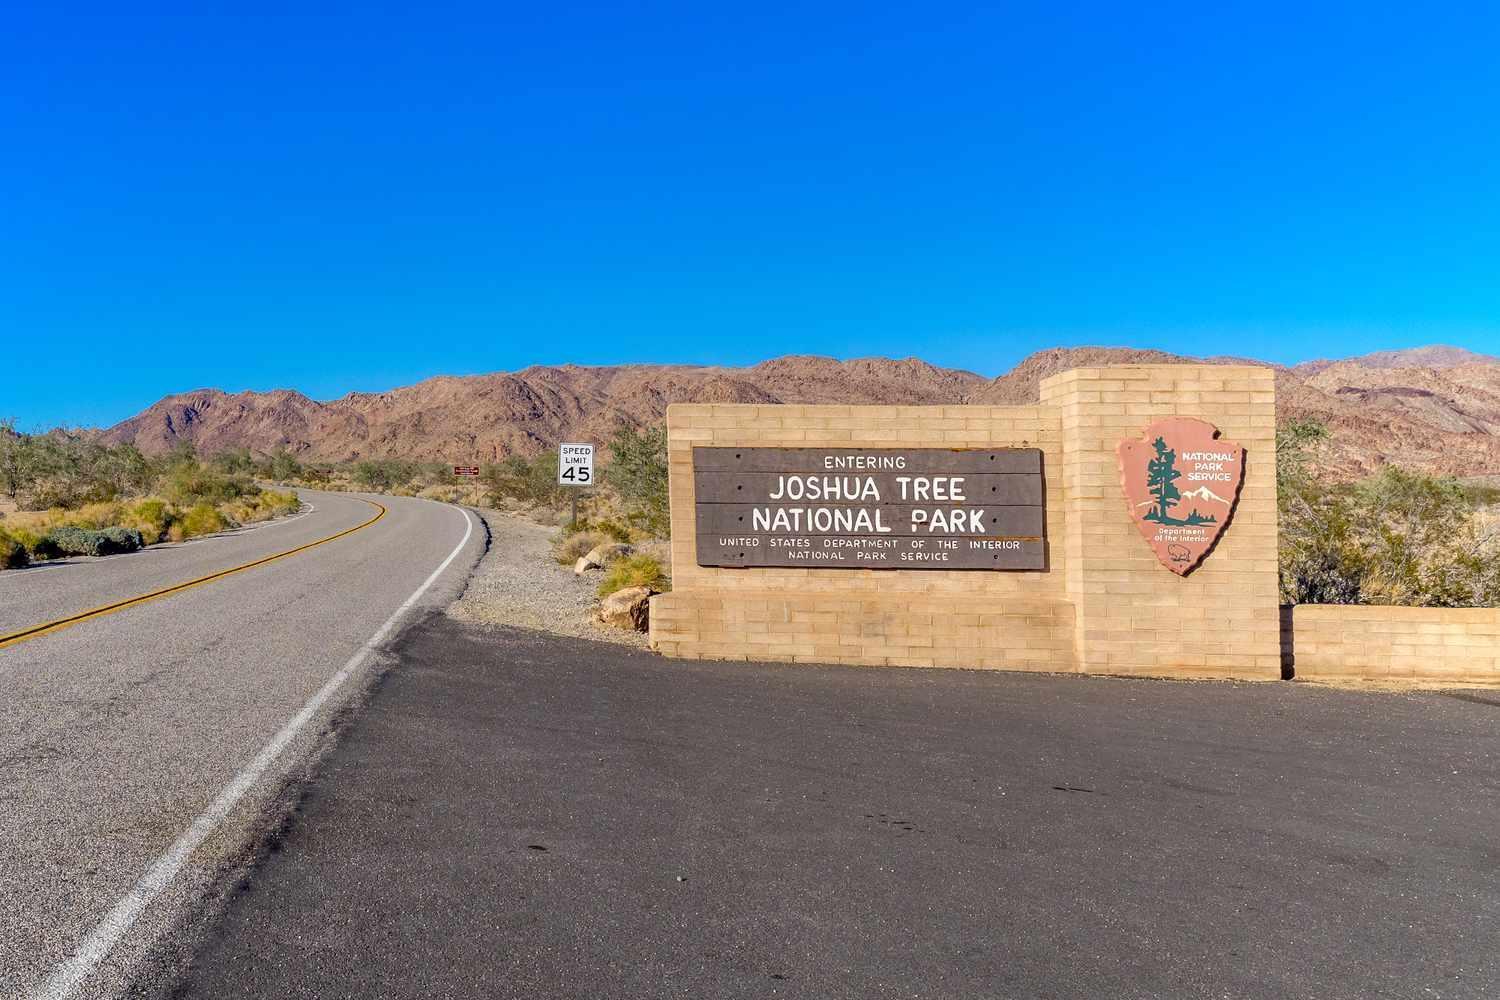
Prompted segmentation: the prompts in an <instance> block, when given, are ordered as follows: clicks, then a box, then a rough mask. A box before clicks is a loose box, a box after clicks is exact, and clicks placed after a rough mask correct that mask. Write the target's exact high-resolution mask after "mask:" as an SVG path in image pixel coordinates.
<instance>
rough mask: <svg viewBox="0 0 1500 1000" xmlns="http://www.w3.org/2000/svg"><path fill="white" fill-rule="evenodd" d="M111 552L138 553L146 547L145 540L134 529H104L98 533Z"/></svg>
mask: <svg viewBox="0 0 1500 1000" xmlns="http://www.w3.org/2000/svg"><path fill="white" fill-rule="evenodd" d="M99 534H101V535H103V536H104V539H105V541H106V542H107V543H108V546H109V548H110V550H111V551H112V552H139V551H140V550H141V549H142V548H144V547H145V545H146V539H145V538H144V537H143V536H142V535H141V533H140V532H139V531H137V530H136V529H134V528H122V527H119V526H115V527H110V528H104V529H103V530H101V531H100V532H99Z"/></svg>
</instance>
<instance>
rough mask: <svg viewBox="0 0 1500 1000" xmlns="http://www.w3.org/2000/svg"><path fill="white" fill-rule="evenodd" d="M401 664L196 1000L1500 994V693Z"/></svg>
mask: <svg viewBox="0 0 1500 1000" xmlns="http://www.w3.org/2000/svg"><path fill="white" fill-rule="evenodd" d="M398 653H399V662H398V664H397V666H396V667H395V668H394V669H392V670H391V671H390V672H389V673H387V674H386V675H385V677H384V679H383V680H382V681H381V683H380V685H379V687H378V689H377V690H376V691H375V693H374V695H373V697H372V700H371V701H370V703H369V704H368V705H367V706H366V708H365V709H364V710H363V711H362V712H361V714H360V715H359V717H358V719H357V720H355V721H354V722H353V723H352V724H351V726H350V728H349V729H348V730H347V731H346V732H345V734H344V736H343V737H342V738H341V739H340V741H339V743H338V745H337V746H336V747H335V748H334V749H333V750H332V751H331V752H330V754H329V755H328V756H327V757H326V758H325V759H324V760H323V761H322V763H321V765H320V768H319V772H318V774H317V776H316V777H315V778H314V779H313V780H312V781H311V783H310V784H309V785H308V786H307V787H306V791H305V794H304V796H303V798H302V800H301V802H300V805H299V809H298V812H297V814H296V817H295V818H294V820H293V821H292V822H291V823H290V824H289V826H288V827H287V828H286V830H284V831H283V832H282V833H281V834H280V835H278V837H276V838H275V839H274V840H273V841H270V842H268V844H267V845H266V851H265V853H264V854H263V857H262V859H261V861H260V862H259V864H258V865H256V866H255V867H254V868H253V869H251V870H250V873H249V876H248V878H247V879H246V881H245V882H244V884H243V885H242V887H241V889H240V891H239V892H237V893H236V895H235V896H234V897H233V898H232V899H230V900H229V901H228V904H227V906H226V908H225V909H224V911H223V913H222V916H221V918H220V920H219V921H218V922H217V923H216V925H215V926H214V927H213V929H212V930H211V931H210V932H208V934H207V935H206V938H205V942H204V945H203V947H202V949H201V950H200V952H199V953H198V955H197V956H196V957H195V958H194V959H193V961H192V963H191V966H190V967H189V969H188V971H187V973H186V975H185V978H184V979H183V980H181V982H180V983H179V985H178V987H176V988H175V990H174V992H173V993H172V994H171V995H175V996H179V997H184V998H203V1000H208V998H213V1000H227V998H251V997H255V998H276V1000H284V998H289V997H318V998H341V997H351V998H352V997H412V998H416V997H422V998H447V997H452V998H460V997H481V996H482V997H529V998H542V997H589V998H606V997H620V998H643V997H684V998H687V997H691V998H700V997H770V996H788V997H850V998H861V1000H865V998H876V997H954V998H966V1000H967V998H973V997H1018V998H1022V997H1024V998H1052V997H1069V998H1072V997H1079V998H1082V997H1089V998H1093V997H1111V998H1134V997H1194V998H1197V997H1203V998H1208V997H1213V998H1225V997H1268V998H1269V997H1275V998H1285V997H1308V998H1319V1000H1330V998H1350V1000H1353V998H1362V1000H1363V998H1372V997H1401V998H1410V997H1493V996H1497V995H1500V953H1497V951H1496V949H1495V943H1496V930H1497V927H1500V839H1497V835H1496V829H1497V823H1496V821H1497V818H1500V778H1497V771H1496V767H1497V764H1500V741H1497V738H1496V733H1497V730H1500V697H1491V696H1488V695H1478V696H1474V697H1472V698H1470V699H1469V700H1464V699H1461V698H1459V697H1454V696H1449V695H1443V694H1437V693H1423V694H1408V695H1394V694H1371V693H1357V692H1349V691H1338V690H1328V689H1319V688H1313V687H1308V686H1305V685H1298V684H1289V683H1287V684H1283V683H1270V684H1241V685H1234V684H1219V683H1170V682H1153V681H1138V680H1136V681H1132V680H1117V679H1106V678H1080V677H1057V676H1023V675H1014V674H987V673H978V672H965V671H933V670H929V671H920V670H901V669H894V668H892V669H874V668H815V667H788V666H766V665H754V664H751V665H746V664H702V663H692V662H682V661H665V660H661V659H658V658H656V657H654V656H652V655H650V654H645V653H636V652H632V651H629V650H623V649H620V648H617V647H612V646H605V645H599V644H594V643H589V642H587V641H583V640H572V639H561V638H552V637H545V636H542V635H540V634H536V633H528V632H522V631H517V630H505V629H489V630H487V629H485V628H483V627H478V626H462V625H458V624H456V623H454V622H451V621H447V620H445V619H442V618H436V619H430V620H429V621H428V622H427V623H425V624H424V625H422V626H420V627H417V628H414V629H413V630H411V631H410V632H409V633H408V634H407V636H406V638H405V639H404V640H403V642H402V643H401V645H400V648H399V650H398ZM145 992H147V994H148V995H149V991H145Z"/></svg>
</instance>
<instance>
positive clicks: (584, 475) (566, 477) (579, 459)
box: [557, 442, 594, 524]
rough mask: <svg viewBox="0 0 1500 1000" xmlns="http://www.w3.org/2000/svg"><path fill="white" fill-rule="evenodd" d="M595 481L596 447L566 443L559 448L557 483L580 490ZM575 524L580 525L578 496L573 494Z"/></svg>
mask: <svg viewBox="0 0 1500 1000" xmlns="http://www.w3.org/2000/svg"><path fill="white" fill-rule="evenodd" d="M593 481H594V446H593V445H592V444H579V443H576V442H575V443H567V442H564V443H563V444H560V445H558V446H557V482H558V484H559V485H561V486H577V487H579V488H580V489H582V488H584V487H587V486H589V485H591V484H592V483H593ZM572 523H573V524H577V523H578V494H577V493H576V492H575V493H574V494H573V521H572Z"/></svg>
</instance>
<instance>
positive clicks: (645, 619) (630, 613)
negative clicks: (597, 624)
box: [598, 587, 656, 632]
mask: <svg viewBox="0 0 1500 1000" xmlns="http://www.w3.org/2000/svg"><path fill="white" fill-rule="evenodd" d="M655 593H656V591H654V590H652V589H651V588H650V587H626V588H625V589H624V590H617V591H615V592H614V593H613V594H610V595H609V596H608V597H606V598H605V599H604V600H602V601H600V602H599V614H598V617H599V620H600V621H601V622H603V623H604V624H606V625H613V626H615V627H616V628H628V629H634V630H635V631H637V632H644V631H646V629H647V627H648V626H649V625H650V623H651V596H652V595H653V594H655Z"/></svg>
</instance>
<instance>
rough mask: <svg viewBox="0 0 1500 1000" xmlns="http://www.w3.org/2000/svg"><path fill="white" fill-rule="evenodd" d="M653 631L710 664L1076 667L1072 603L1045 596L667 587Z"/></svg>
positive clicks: (655, 605)
mask: <svg viewBox="0 0 1500 1000" xmlns="http://www.w3.org/2000/svg"><path fill="white" fill-rule="evenodd" d="M872 572H873V571H872ZM651 633H652V636H653V641H654V644H655V646H656V648H657V649H658V650H660V651H661V652H662V653H664V654H666V655H668V656H693V657H698V658H703V659H713V660H750V661H764V660H781V661H786V662H791V663H862V664H871V665H876V666H903V667H980V668H989V669H996V670H1071V669H1074V658H1073V607H1072V605H1070V604H1068V603H1067V602H1065V601H1058V600H1055V599H1050V598H1043V599H1030V600H1028V599H1017V598H1011V599H1009V600H1006V601H1003V602H1002V601H995V600H991V599H974V598H962V597H957V596H953V595H949V594H928V595H916V594H912V595H900V596H889V595H879V594H865V595H860V594H842V595H841V594H834V593H822V594H820V593H816V592H814V593H798V592H796V591H792V590H766V591H751V590H735V591H709V590H705V591H673V592H672V593H669V594H661V595H660V596H657V597H653V598H652V599H651Z"/></svg>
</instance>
